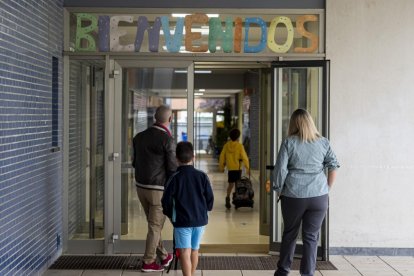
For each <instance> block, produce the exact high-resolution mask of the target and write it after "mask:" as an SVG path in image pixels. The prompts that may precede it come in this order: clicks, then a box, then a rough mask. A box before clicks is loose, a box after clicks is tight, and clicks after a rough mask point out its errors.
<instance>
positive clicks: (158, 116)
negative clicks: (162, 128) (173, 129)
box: [154, 104, 172, 125]
mask: <svg viewBox="0 0 414 276" xmlns="http://www.w3.org/2000/svg"><path fill="white" fill-rule="evenodd" d="M171 115H172V111H171V108H170V107H169V106H168V105H165V104H163V105H160V106H159V107H158V108H157V110H156V111H155V115H154V118H155V121H156V122H157V123H159V124H164V125H165V124H169V123H170V122H171Z"/></svg>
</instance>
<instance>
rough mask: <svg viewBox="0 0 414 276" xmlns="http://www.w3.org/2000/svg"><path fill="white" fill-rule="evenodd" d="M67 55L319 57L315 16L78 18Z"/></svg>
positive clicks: (74, 18) (81, 15)
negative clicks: (271, 54)
mask: <svg viewBox="0 0 414 276" xmlns="http://www.w3.org/2000/svg"><path fill="white" fill-rule="evenodd" d="M71 29H72V32H71V33H72V37H71V45H70V47H71V49H72V50H73V51H77V52H81V51H82V52H154V53H157V52H167V53H186V52H187V53H211V54H213V53H216V52H221V53H246V54H249V53H269V54H270V53H274V54H283V53H309V54H312V53H317V52H318V50H319V17H318V15H312V14H309V15H290V16H289V15H275V16H271V17H269V15H267V16H266V18H264V17H261V16H248V17H245V18H242V17H238V16H227V17H225V18H224V19H221V18H220V17H219V15H208V14H200V13H197V14H187V15H182V16H177V17H170V16H152V17H150V16H149V15H147V16H137V15H114V16H109V15H96V14H89V13H76V14H73V15H72V19H71Z"/></svg>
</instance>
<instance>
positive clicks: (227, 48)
mask: <svg viewBox="0 0 414 276" xmlns="http://www.w3.org/2000/svg"><path fill="white" fill-rule="evenodd" d="M219 39H221V41H222V47H223V52H225V53H231V52H232V50H233V20H232V18H231V17H227V18H226V30H225V31H223V30H222V27H221V20H220V18H210V21H209V34H208V49H209V50H210V53H215V52H216V49H217V40H219Z"/></svg>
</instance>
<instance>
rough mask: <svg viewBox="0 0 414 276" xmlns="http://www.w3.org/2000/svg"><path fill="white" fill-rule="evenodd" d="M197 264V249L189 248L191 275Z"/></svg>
mask: <svg viewBox="0 0 414 276" xmlns="http://www.w3.org/2000/svg"><path fill="white" fill-rule="evenodd" d="M197 265H198V249H197V250H194V249H193V250H191V275H194V274H195V271H196V268H197Z"/></svg>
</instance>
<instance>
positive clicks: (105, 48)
mask: <svg viewBox="0 0 414 276" xmlns="http://www.w3.org/2000/svg"><path fill="white" fill-rule="evenodd" d="M98 27H99V51H100V52H109V16H108V15H101V16H99V19H98Z"/></svg>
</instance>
